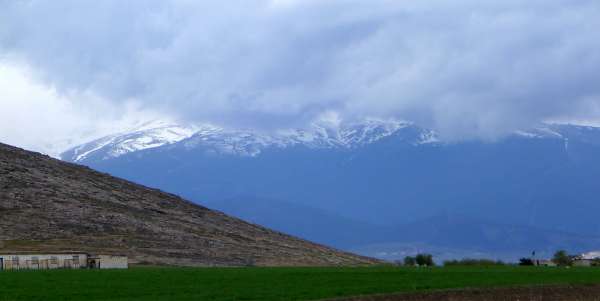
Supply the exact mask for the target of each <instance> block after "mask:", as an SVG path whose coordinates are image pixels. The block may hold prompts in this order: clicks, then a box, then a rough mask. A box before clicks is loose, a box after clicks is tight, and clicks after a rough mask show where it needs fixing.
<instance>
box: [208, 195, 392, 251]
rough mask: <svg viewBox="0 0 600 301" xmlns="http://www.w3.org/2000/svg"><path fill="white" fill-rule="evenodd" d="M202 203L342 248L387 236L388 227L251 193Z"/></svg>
mask: <svg viewBox="0 0 600 301" xmlns="http://www.w3.org/2000/svg"><path fill="white" fill-rule="evenodd" d="M204 205H206V206H207V207H209V208H211V209H216V210H219V211H222V212H224V213H227V214H229V215H232V216H235V217H239V218H241V219H243V220H246V221H249V222H252V223H255V224H258V225H263V226H267V227H270V228H272V229H276V230H279V231H282V232H283V231H285V233H290V234H292V235H295V236H298V237H301V238H305V239H311V240H313V241H315V242H318V243H323V244H328V245H330V246H333V247H337V248H342V249H348V248H350V247H354V246H357V245H364V244H366V243H378V242H384V241H386V240H387V239H388V237H387V231H389V230H391V229H388V228H385V227H382V226H375V225H371V224H368V223H364V222H360V221H356V220H352V219H349V218H346V217H343V216H340V215H338V214H335V213H331V212H327V211H325V210H322V209H315V208H311V207H308V206H304V205H299V204H293V203H288V202H284V201H278V200H272V199H262V198H257V197H253V196H241V197H237V198H231V199H227V200H222V201H217V202H205V203H204Z"/></svg>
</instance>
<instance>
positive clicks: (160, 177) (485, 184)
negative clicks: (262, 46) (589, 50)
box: [63, 121, 600, 250]
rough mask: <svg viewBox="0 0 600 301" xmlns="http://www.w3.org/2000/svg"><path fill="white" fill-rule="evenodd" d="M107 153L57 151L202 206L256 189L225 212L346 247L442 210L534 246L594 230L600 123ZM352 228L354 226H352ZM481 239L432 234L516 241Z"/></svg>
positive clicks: (236, 137)
mask: <svg viewBox="0 0 600 301" xmlns="http://www.w3.org/2000/svg"><path fill="white" fill-rule="evenodd" d="M92 143H94V142H92ZM82 147H85V146H82ZM115 147H118V145H115ZM110 150H111V147H110V145H105V148H103V149H100V150H98V151H96V152H90V153H89V154H88V156H86V157H84V158H83V159H79V160H75V159H74V158H76V156H75V157H74V156H73V151H70V152H67V153H65V156H63V158H64V159H66V160H71V161H76V162H78V163H81V164H85V165H89V166H91V167H94V168H97V169H100V170H103V171H106V172H109V173H111V174H114V175H117V176H120V177H124V178H127V179H130V180H133V181H137V182H140V183H143V184H146V185H149V186H154V187H159V188H161V189H164V190H167V191H170V192H174V193H178V194H181V195H183V196H184V197H186V198H188V199H192V200H194V201H197V202H199V203H213V204H219V201H220V200H228V199H230V200H240V199H243V197H244V196H253V199H254V201H255V203H253V202H252V201H250V200H249V201H246V202H244V203H240V202H239V201H236V205H235V206H234V207H235V208H231V207H227V206H225V205H222V207H221V208H222V209H223V210H224V211H226V212H227V211H229V212H228V213H232V212H233V211H235V212H234V214H235V215H238V216H240V217H248V216H250V215H252V216H254V217H255V218H254V221H255V222H258V223H272V224H267V226H270V227H274V225H275V224H276V226H275V227H274V228H278V229H280V230H284V231H286V232H290V233H292V234H296V235H300V236H305V237H306V238H309V239H313V240H317V241H320V242H324V243H330V244H336V245H338V246H342V247H344V248H352V247H353V246H349V244H346V242H351V241H353V240H354V237H355V238H356V242H357V243H356V245H355V246H357V247H358V246H359V245H363V246H366V245H370V246H373V244H375V243H379V242H375V241H374V239H376V240H379V237H381V236H384V238H382V241H381V243H388V245H389V243H393V244H403V243H406V242H408V243H411V239H409V238H410V235H412V234H410V233H412V232H410V231H409V230H408V228H405V227H402V226H400V225H407V224H410V223H413V222H414V223H417V222H419V221H422V220H427V219H431V218H432V217H436V216H440V214H446V215H450V216H465V217H471V218H476V219H477V220H480V221H482V222H477V223H470V224H472V225H473V226H468V227H462V228H458V229H455V230H453V231H454V232H457V233H461V231H463V230H464V231H463V232H464V233H465V235H466V233H467V229H472V228H478V227H479V228H481V227H483V226H482V224H501V225H508V226H515V227H528V229H534V230H535V231H534V230H532V232H531V233H529V234H528V232H527V231H521V232H522V234H519V235H522V236H523V237H531V238H529V239H528V240H529V241H532V242H533V241H536V239H538V238H539V239H547V240H548V241H550V240H551V235H550V234H551V233H553V232H557V233H558V232H561V233H562V232H564V233H576V234H577V235H581V236H583V237H590V239H591V237H595V236H600V219H598V218H597V214H596V213H597V212H599V211H600V202H598V200H597V199H598V196H599V195H600V185H598V179H600V158H599V157H598V154H600V129H599V128H594V127H581V126H573V125H543V126H540V127H538V128H535V129H530V130H526V131H520V132H516V133H515V134H513V135H510V136H508V137H505V138H504V139H501V140H499V141H495V142H482V141H465V142H456V143H444V142H440V141H439V140H438V139H437V137H436V134H435V132H433V131H430V130H427V129H422V128H419V127H417V126H415V125H412V124H410V123H403V122H381V121H370V122H366V123H361V124H353V125H348V126H343V127H340V128H337V129H335V130H332V129H331V128H327V127H320V126H314V127H313V128H311V129H308V130H293V131H285V132H281V133H277V134H268V135H267V134H260V133H253V132H249V131H228V130H224V129H220V128H215V127H201V130H199V131H198V132H197V133H196V134H194V135H192V136H191V137H189V138H186V139H182V140H180V141H178V142H174V143H169V144H165V145H162V146H157V147H154V148H146V149H143V150H135V151H131V152H122V153H119V154H118V155H117V156H114V155H110ZM113 153H114V152H113ZM258 200H278V202H283V203H286V204H294V206H301V207H302V208H311V209H312V210H317V211H319V213H317V212H316V211H315V212H313V211H310V210H300V209H298V208H297V207H294V206H280V207H279V208H277V210H275V211H274V210H271V209H270V208H271V207H276V206H271V205H265V204H264V203H261V202H264V201H261V202H259V201H258ZM240 204H241V205H240ZM219 206H220V205H219ZM219 206H217V209H219ZM299 212H303V213H302V214H299ZM311 212H312V213H311ZM324 212H327V213H328V214H325V213H324ZM296 214H299V215H298V216H304V215H305V216H308V217H306V219H307V220H308V219H311V223H312V224H315V225H323V226H322V227H323V228H329V229H335V227H334V226H332V224H336V225H342V224H343V225H345V226H340V228H342V229H349V230H348V231H347V232H352V233H354V234H350V235H348V234H345V233H344V234H341V233H340V231H337V230H336V231H329V232H330V233H329V232H327V231H324V232H323V233H320V232H319V231H314V230H310V231H308V230H307V231H304V230H302V231H300V230H299V231H293V229H294V227H296V226H295V225H299V224H298V223H297V220H296V221H293V220H294V218H292V217H294V216H296ZM275 215H277V216H288V217H290V218H289V220H286V219H281V218H279V217H277V216H275ZM251 220H253V219H251ZM292 221H293V222H292ZM333 221H335V222H333ZM349 224H353V225H356V226H355V228H352V230H350V228H349V227H350V226H349ZM372 225H376V226H372ZM297 227H300V228H299V229H308V228H306V225H304V226H297ZM380 227H384V228H385V229H393V228H394V227H397V228H396V230H395V231H393V230H381V228H380ZM357 228H360V229H357ZM520 229H525V228H520ZM538 229H544V230H538ZM387 231H391V232H387ZM364 233H367V234H364ZM390 233H391V234H390ZM395 233H398V235H395ZM382 234H383V235H382ZM317 235H318V236H317ZM423 235H425V234H423ZM515 235H517V234H515ZM348 236H354V237H353V238H352V239H350V240H348V239H347V237H348ZM341 237H344V238H341ZM440 237H444V234H440ZM448 237H451V235H450V234H448ZM478 239H479V240H478V242H477V243H476V244H472V245H468V246H460V245H459V242H458V241H457V240H456V239H449V240H447V241H445V240H443V239H441V238H440V239H437V241H438V243H437V244H438V245H437V247H438V248H447V249H448V250H450V249H453V250H454V249H463V248H469V249H475V250H477V249H482V250H483V249H485V248H487V247H493V248H497V249H502V248H503V250H509V249H511V248H516V247H517V245H516V242H514V241H511V240H498V239H496V240H494V239H492V240H485V239H483V238H482V237H481V236H479V238H478ZM384 240H389V241H384ZM476 240H477V239H476ZM526 240H527V239H526ZM494 241H501V242H502V244H503V246H504V247H501V246H499V245H495V244H492V242H494ZM561 241H563V242H565V241H566V242H567V243H566V245H565V247H569V246H570V247H572V248H579V247H582V245H581V244H580V243H576V242H568V240H565V239H561ZM442 242H443V245H440V244H442ZM352 244H354V242H352ZM540 244H542V243H540ZM554 245H556V244H554ZM529 247H530V246H526V245H523V248H529ZM583 247H585V246H583ZM598 247H600V245H598Z"/></svg>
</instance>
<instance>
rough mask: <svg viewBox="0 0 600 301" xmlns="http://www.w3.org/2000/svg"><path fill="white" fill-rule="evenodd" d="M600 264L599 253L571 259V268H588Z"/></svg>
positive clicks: (585, 254)
mask: <svg viewBox="0 0 600 301" xmlns="http://www.w3.org/2000/svg"><path fill="white" fill-rule="evenodd" d="M599 262H600V252H598V251H595V252H588V253H583V254H581V255H578V256H575V257H573V266H576V267H590V266H593V265H597V264H598V263H599Z"/></svg>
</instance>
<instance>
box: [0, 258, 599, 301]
mask: <svg viewBox="0 0 600 301" xmlns="http://www.w3.org/2000/svg"><path fill="white" fill-rule="evenodd" d="M587 283H600V269H597V268H571V269H563V268H534V267H511V266H507V267H451V268H393V267H378V268H196V269H194V268H133V269H129V270H104V271H103V270H56V271H15V272H7V271H5V272H0V300H1V301H7V300H11V301H12V300H44V301H49V300H87V301H91V300H318V299H323V298H332V297H339V296H352V295H361V294H376V293H391V292H414V291H420V290H434V289H448V288H463V287H489V286H515V285H517V286H523V285H541V284H587Z"/></svg>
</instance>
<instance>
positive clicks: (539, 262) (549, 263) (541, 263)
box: [534, 259, 556, 267]
mask: <svg viewBox="0 0 600 301" xmlns="http://www.w3.org/2000/svg"><path fill="white" fill-rule="evenodd" d="M534 264H535V265H536V266H540V267H555V266H556V263H555V262H554V261H552V260H548V259H536V260H534Z"/></svg>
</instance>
